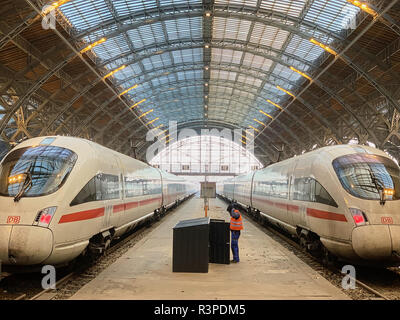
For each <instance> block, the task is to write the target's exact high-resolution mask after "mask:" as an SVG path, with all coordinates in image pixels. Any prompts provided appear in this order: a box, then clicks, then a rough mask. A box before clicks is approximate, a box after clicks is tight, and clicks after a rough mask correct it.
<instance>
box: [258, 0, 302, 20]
mask: <svg viewBox="0 0 400 320" xmlns="http://www.w3.org/2000/svg"><path fill="white" fill-rule="evenodd" d="M306 2H307V0H279V1H277V0H263V1H261V5H260V8H262V9H266V10H272V11H275V12H279V13H284V14H287V15H290V16H292V17H298V16H300V13H301V12H302V10H303V8H304V6H305V4H306Z"/></svg>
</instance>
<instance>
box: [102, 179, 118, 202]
mask: <svg viewBox="0 0 400 320" xmlns="http://www.w3.org/2000/svg"><path fill="white" fill-rule="evenodd" d="M119 189H120V188H119V178H118V176H115V175H112V174H103V175H102V176H101V198H102V200H111V199H119Z"/></svg>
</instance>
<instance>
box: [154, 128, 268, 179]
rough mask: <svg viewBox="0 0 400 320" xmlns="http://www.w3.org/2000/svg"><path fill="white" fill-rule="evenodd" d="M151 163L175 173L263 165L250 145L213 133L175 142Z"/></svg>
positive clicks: (230, 170) (239, 170) (236, 171)
mask: <svg viewBox="0 0 400 320" xmlns="http://www.w3.org/2000/svg"><path fill="white" fill-rule="evenodd" d="M149 163H150V164H151V165H153V166H157V167H158V168H160V169H162V170H164V171H168V172H173V173H175V174H187V175H195V174H200V173H203V174H205V173H209V174H216V175H218V174H225V175H238V174H242V173H247V172H250V171H253V170H257V169H260V168H262V167H263V165H262V164H261V162H260V161H259V160H258V159H257V158H256V157H255V156H254V154H253V153H252V152H251V151H250V150H248V149H247V148H243V147H242V146H241V145H239V144H238V143H236V142H234V141H231V140H228V139H226V138H223V137H221V136H213V135H198V136H192V137H188V138H184V139H180V140H179V141H175V142H174V143H171V144H170V145H169V146H168V147H166V148H164V149H162V150H161V151H160V152H159V153H158V154H156V155H155V156H154V157H153V158H152V159H150V161H149Z"/></svg>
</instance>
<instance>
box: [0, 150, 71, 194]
mask: <svg viewBox="0 0 400 320" xmlns="http://www.w3.org/2000/svg"><path fill="white" fill-rule="evenodd" d="M77 158H78V156H77V155H76V154H75V152H73V151H71V150H68V149H65V148H61V147H55V146H38V147H25V148H20V149H17V150H15V151H12V152H11V153H10V154H9V155H8V156H7V157H6V158H5V159H4V161H3V162H2V164H1V166H0V194H1V195H2V196H16V195H17V194H18V192H19V191H20V189H21V188H22V187H23V186H24V184H28V183H29V181H28V180H27V179H29V180H31V181H32V185H31V187H29V186H28V187H27V189H26V191H25V192H24V194H23V197H38V196H44V195H47V194H50V193H53V192H55V191H57V190H58V189H59V188H61V186H62V185H63V184H64V183H65V181H66V180H67V178H68V176H69V174H70V172H71V170H72V168H73V166H74V165H75V162H76V159H77Z"/></svg>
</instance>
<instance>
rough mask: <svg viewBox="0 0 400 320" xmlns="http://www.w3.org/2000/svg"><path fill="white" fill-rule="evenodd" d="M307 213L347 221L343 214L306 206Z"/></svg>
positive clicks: (320, 217)
mask: <svg viewBox="0 0 400 320" xmlns="http://www.w3.org/2000/svg"><path fill="white" fill-rule="evenodd" d="M307 215H308V216H310V217H314V218H319V219H325V220H334V221H343V222H347V219H346V217H345V216H344V215H343V214H339V213H334V212H329V211H322V210H317V209H312V208H307Z"/></svg>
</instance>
